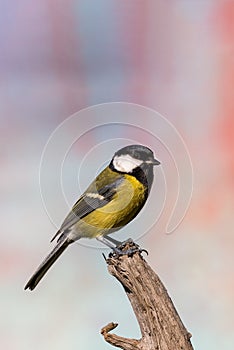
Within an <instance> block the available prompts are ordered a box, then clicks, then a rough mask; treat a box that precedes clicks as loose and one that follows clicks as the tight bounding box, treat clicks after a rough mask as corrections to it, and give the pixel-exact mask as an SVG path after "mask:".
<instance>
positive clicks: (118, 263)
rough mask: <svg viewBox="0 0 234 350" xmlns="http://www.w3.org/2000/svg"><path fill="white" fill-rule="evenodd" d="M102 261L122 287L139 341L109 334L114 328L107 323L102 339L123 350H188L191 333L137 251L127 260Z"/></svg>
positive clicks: (126, 257) (162, 286)
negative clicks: (129, 306) (137, 327)
mask: <svg viewBox="0 0 234 350" xmlns="http://www.w3.org/2000/svg"><path fill="white" fill-rule="evenodd" d="M131 248H132V246H131ZM126 249H129V246H126ZM106 262H107V264H108V270H109V272H110V274H111V275H113V276H114V277H115V278H117V279H118V281H119V282H120V283H121V284H122V286H123V287H124V290H125V292H126V294H127V296H128V298H129V300H130V302H131V305H132V308H133V310H134V312H135V315H136V318H137V320H138V323H139V326H140V330H141V334H142V338H141V339H139V340H136V339H128V338H123V337H120V336H118V335H116V334H113V333H109V332H110V331H111V330H113V329H114V328H115V327H117V324H114V323H110V324H108V325H107V326H106V327H104V328H103V329H102V331H101V333H102V334H103V336H104V338H105V340H106V341H107V342H108V343H110V344H112V345H114V346H116V347H119V348H121V349H124V350H133V349H134V350H138V349H139V350H156V349H157V350H177V349H178V350H192V349H193V347H192V345H191V342H190V338H191V334H190V333H188V331H187V330H186V328H185V327H184V325H183V323H182V321H181V319H180V317H179V315H178V313H177V311H176V309H175V307H174V305H173V303H172V301H171V299H170V297H169V295H168V293H167V291H166V289H165V287H164V285H163V284H162V282H161V281H160V279H159V277H158V276H157V275H156V273H155V272H154V271H153V270H152V269H151V267H150V266H149V265H148V264H147V263H146V261H145V260H144V259H143V257H142V255H141V254H140V253H139V252H137V253H134V254H133V255H132V256H130V257H129V256H127V255H123V256H120V257H109V258H108V259H107V260H106Z"/></svg>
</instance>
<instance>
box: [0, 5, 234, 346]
mask: <svg viewBox="0 0 234 350" xmlns="http://www.w3.org/2000/svg"><path fill="white" fill-rule="evenodd" d="M233 86H234V2H233V1H229V0H212V1H211V0H196V1H188V0H175V1H165V0H161V1H160V0H156V1H153V0H152V1H140V0H134V1H133V0H129V1H123V0H118V1H110V0H109V1H107V0H101V1H99V2H94V1H90V0H80V1H71V0H70V1H65V0H64V1H63V0H59V1H52V0H41V1H37V2H36V1H34V2H32V1H27V0H22V1H19V2H13V1H6V0H0V125H1V135H0V164H1V171H0V191H1V193H0V206H1V234H0V237H1V244H0V257H1V262H0V342H1V348H3V349H5V350H13V349H17V350H28V349H31V348H33V349H35V350H37V349H38V350H39V349H44V350H49V349H58V350H60V349H67V350H75V349H79V348H80V349H81V348H82V349H83V350H86V349H87V350H89V349H97V348H98V349H103V350H104V349H111V348H112V347H111V346H109V345H108V344H107V343H105V342H104V340H103V339H102V337H101V335H100V334H99V330H100V329H101V327H103V326H104V325H105V324H107V323H108V322H111V321H114V322H118V323H119V327H118V328H117V330H116V333H118V334H120V335H124V336H128V337H139V336H140V334H139V330H138V327H137V324H136V321H135V318H134V314H133V312H132V310H131V307H130V305H129V303H128V300H127V299H126V297H125V295H124V292H123V290H122V289H121V287H120V286H119V284H118V283H117V282H116V281H115V280H114V279H113V278H112V277H111V276H109V275H108V274H107V272H106V266H105V263H104V260H103V258H102V256H101V252H102V250H99V249H91V248H87V247H85V246H83V245H82V246H80V245H74V247H71V249H69V250H68V251H67V252H66V253H65V254H64V256H63V257H61V259H60V260H59V261H58V262H57V263H56V265H55V266H54V268H53V269H52V270H51V271H50V272H49V273H48V275H47V277H46V278H45V279H44V281H42V282H41V284H40V285H39V286H38V288H37V289H36V290H35V291H34V292H28V291H24V290H23V286H24V284H25V283H26V281H27V279H28V278H29V276H30V274H31V273H32V272H33V269H34V268H35V267H36V266H37V265H38V263H39V262H40V261H41V259H42V258H43V257H44V256H45V254H46V253H47V252H48V251H49V249H50V244H49V240H50V238H51V237H52V235H53V234H54V231H55V227H54V225H53V223H52V222H51V220H50V218H49V217H48V216H47V214H46V212H45V209H44V206H43V203H42V199H41V194H40V187H39V181H38V177H39V164H40V159H41V155H42V151H43V148H44V146H45V144H46V142H47V140H48V138H49V136H50V135H51V133H52V132H53V131H54V130H55V129H56V127H57V126H58V125H59V124H60V123H61V122H63V121H64V120H66V119H67V118H68V117H69V116H70V115H72V114H73V113H75V112H77V111H80V110H81V109H83V108H86V107H89V106H92V105H95V104H100V103H107V102H116V101H124V102H128V103H135V104H138V105H143V106H146V107H149V108H152V109H155V110H157V111H158V112H159V113H161V114H162V115H163V116H164V117H166V118H167V119H168V120H169V121H170V122H171V123H172V124H173V125H174V126H175V128H176V129H177V130H178V131H179V132H180V134H181V135H182V137H183V139H184V141H185V143H186V145H187V148H188V150H189V153H190V155H191V160H192V163H193V168H194V189H193V197H192V202H191V205H190V208H189V211H188V212H187V215H186V216H185V218H184V220H183V222H182V224H181V225H180V226H179V227H178V228H177V230H176V231H175V232H174V233H173V234H171V235H166V234H165V232H164V231H163V230H159V229H158V228H157V226H156V227H154V228H152V229H151V231H150V232H149V233H148V234H147V235H146V236H145V237H143V238H142V239H141V240H140V244H141V245H142V246H143V247H145V248H146V249H148V250H149V257H147V260H148V261H149V263H150V264H151V266H152V267H153V268H154V269H155V271H156V272H157V273H158V274H159V276H160V277H161V279H162V280H163V281H164V283H165V285H166V287H167V289H168V292H169V294H170V295H171V297H172V299H173V301H174V303H175V306H176V308H177V310H178V312H179V314H180V316H181V318H182V320H183V322H184V323H185V325H186V327H187V328H188V330H189V331H190V332H191V333H192V334H193V337H192V343H193V345H194V348H195V349H212V350H218V349H225V350H231V349H233V343H234V332H233V325H234V303H233V295H234V271H233V270H234V268H233V267H234V254H233V245H234V236H233V212H234V200H233V195H234V157H233V152H234V118H233V115H234V88H233ZM96 118H97V119H96V120H95V121H96V122H98V121H99V119H98V118H99V116H98V115H97V117H96ZM109 118H110V119H109V121H110V123H113V122H115V116H114V115H110V117H109ZM126 120H127V119H126ZM137 122H139V120H137V117H136V123H137ZM86 123H87V120H85V118H84V119H82V118H81V126H84V125H86ZM155 123H156V122H155ZM146 126H147V127H150V126H148V125H146ZM152 127H153V128H155V127H156V128H157V124H155V125H154V126H152ZM73 131H74V130H71V133H72V132H73ZM68 132H69V131H68ZM161 132H162V133H163V130H162V131H161V130H159V131H158V135H160V133H161ZM164 136H165V132H164ZM65 137H69V135H64V138H65ZM110 137H112V139H115V137H116V136H115V127H114V126H113V125H112V127H111V128H110V129H109V131H108V135H106V134H105V132H104V133H103V129H102V128H97V129H95V130H94V131H93V132H91V133H90V134H88V135H87V136H86V137H84V139H83V140H82V141H81V142H80V143H79V144H78V145H77V147H76V146H75V147H74V149H73V156H71V157H70V158H69V164H68V167H67V169H68V170H67V171H68V173H67V174H68V177H69V174H70V176H71V178H72V179H74V178H75V176H76V175H77V164H78V163H79V162H81V161H82V160H83V157H84V155H85V154H86V153H87V152H89V151H90V147H91V146H90V145H92V147H94V146H95V144H98V143H99V142H105V138H107V139H109V138H110ZM117 137H122V138H123V139H126V140H127V139H131V138H132V134H131V129H129V130H128V128H124V127H123V128H122V130H120V129H118V134H117ZM134 137H136V135H134ZM169 137H170V135H168V138H169ZM142 143H145V144H147V143H148V141H147V137H144V139H142ZM113 149H114V148H113ZM110 151H111V152H112V149H108V150H107V151H106V153H101V152H100V153H99V156H98V159H94V158H93V161H97V164H100V167H101V166H102V165H103V164H104V163H105V162H106V161H107V160H108V159H109V157H110V155H111V153H110ZM174 151H175V152H176V148H175V149H174ZM108 152H109V153H108ZM155 152H156V153H157V156H158V158H159V159H160V160H162V161H163V159H164V154H163V152H162V153H161V154H160V152H159V150H155ZM56 156H57V153H56V150H55V152H54V157H55V158H56ZM90 157H91V158H90V159H91V160H92V154H91V156H90ZM165 157H166V156H165ZM91 163H92V162H87V163H85V164H87V166H86V167H84V168H83V171H84V172H85V171H86V174H87V178H88V179H89V178H92V177H93V175H94V172H95V171H96V170H95V169H96V168H93V167H92V165H91ZM166 163H167V162H164V164H163V162H162V167H163V169H165V172H166V170H167V167H166V166H167V164H166ZM88 164H90V165H88ZM84 169H86V170H84ZM74 171H75V172H76V173H74ZM74 174H75V175H74ZM84 174H85V173H83V176H85V175H84ZM173 174H174V173H173V172H172V173H170V172H168V173H167V176H168V177H169V178H170V176H171V177H172V178H173V176H174V175H173ZM54 176H56V174H53V173H49V172H48V183H47V186H48V188H49V187H50V184H51V186H52V184H53V181H54ZM172 180H173V179H172ZM185 180H186V174H185ZM67 181H68V182H69V180H67ZM73 186H77V184H75V183H73V181H71V182H69V184H68V192H69V191H70V192H69V194H70V200H71V202H72V201H73V200H74V199H75V198H77V197H78V195H79V193H77V192H78V191H75V193H74V191H73V190H72V189H73ZM158 186H159V185H158ZM157 188H158V187H157V183H156V184H155V186H154V188H153V193H152V194H151V195H152V197H154V198H155V200H157V197H156V196H157V195H156V193H157ZM182 191H183V184H182ZM48 193H49V192H48ZM49 200H51V201H52V204H53V203H54V210H55V212H57V214H58V220H60V222H61V221H62V219H63V215H62V213H60V212H59V210H60V203H59V200H58V198H57V194H56V193H54V194H53V196H51V197H50V198H49ZM151 208H152V207H151V206H147V207H146V210H145V211H144V212H143V213H142V216H141V217H139V221H138V222H139V224H141V225H143V226H144V224H145V221H146V220H147V213H149V211H151ZM60 214H61V215H60ZM150 215H151V216H152V215H153V213H152V212H150ZM127 230H128V231H127V233H129V235H131V226H129V228H128V229H127ZM125 232H126V231H125ZM106 252H107V251H106Z"/></svg>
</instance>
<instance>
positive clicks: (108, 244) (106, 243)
mask: <svg viewBox="0 0 234 350" xmlns="http://www.w3.org/2000/svg"><path fill="white" fill-rule="evenodd" d="M96 239H97V240H98V241H99V242H102V243H103V244H105V245H107V247H109V248H111V249H112V250H113V251H114V252H115V253H116V254H117V255H124V252H122V250H120V249H118V248H117V247H116V245H115V244H114V243H113V242H111V241H110V240H108V239H106V237H103V236H98V237H96Z"/></svg>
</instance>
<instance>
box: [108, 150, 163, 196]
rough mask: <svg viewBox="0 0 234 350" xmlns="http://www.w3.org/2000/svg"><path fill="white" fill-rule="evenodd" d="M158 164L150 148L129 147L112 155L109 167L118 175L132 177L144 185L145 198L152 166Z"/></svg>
mask: <svg viewBox="0 0 234 350" xmlns="http://www.w3.org/2000/svg"><path fill="white" fill-rule="evenodd" d="M159 164H160V162H159V161H158V160H157V159H155V158H154V154H153V152H152V151H151V149H150V148H148V147H145V146H142V145H130V146H126V147H124V148H121V149H120V150H119V151H117V152H116V153H115V154H114V157H113V158H112V160H111V163H110V165H109V167H110V168H111V169H112V170H113V171H116V172H118V173H123V174H129V175H132V176H134V177H135V178H136V179H137V180H138V181H140V182H141V183H142V184H143V185H144V187H145V191H146V197H147V196H148V193H149V191H150V189H151V186H152V183H153V178H154V174H153V166H154V165H159Z"/></svg>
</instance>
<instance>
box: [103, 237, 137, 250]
mask: <svg viewBox="0 0 234 350" xmlns="http://www.w3.org/2000/svg"><path fill="white" fill-rule="evenodd" d="M105 238H106V239H107V240H108V241H110V242H112V243H114V244H115V245H116V247H118V248H123V247H124V246H125V245H126V244H128V243H130V244H132V243H133V240H132V238H128V239H127V240H126V241H123V242H121V241H117V239H114V238H112V237H110V236H107V235H106V236H105Z"/></svg>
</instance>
